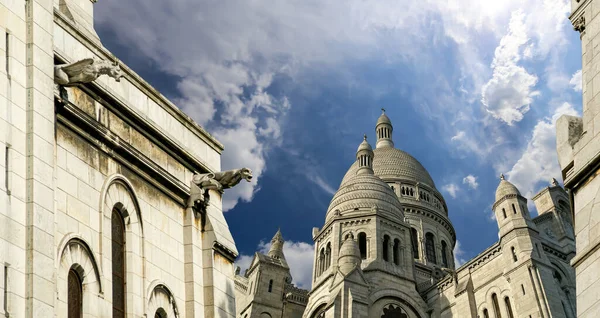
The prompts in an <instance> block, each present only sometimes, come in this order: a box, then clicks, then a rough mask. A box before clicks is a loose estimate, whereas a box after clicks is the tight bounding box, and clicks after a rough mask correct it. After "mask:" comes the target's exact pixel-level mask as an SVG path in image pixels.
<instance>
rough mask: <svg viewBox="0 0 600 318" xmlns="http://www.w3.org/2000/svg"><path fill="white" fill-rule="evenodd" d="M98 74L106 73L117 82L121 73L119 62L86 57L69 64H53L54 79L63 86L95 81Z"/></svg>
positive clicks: (121, 75)
mask: <svg viewBox="0 0 600 318" xmlns="http://www.w3.org/2000/svg"><path fill="white" fill-rule="evenodd" d="M100 75H108V76H110V77H112V78H114V79H115V81H117V82H119V81H120V79H121V77H123V74H121V68H120V67H119V63H118V62H116V61H115V63H110V62H108V61H100V60H97V59H95V58H87V59H83V60H81V61H77V62H74V63H70V64H59V65H55V66H54V81H55V82H56V83H57V84H59V85H63V86H74V85H77V84H80V83H89V82H92V81H95V80H96V79H97V78H98V77H100Z"/></svg>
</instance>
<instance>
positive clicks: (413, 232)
mask: <svg viewBox="0 0 600 318" xmlns="http://www.w3.org/2000/svg"><path fill="white" fill-rule="evenodd" d="M410 241H411V244H412V253H413V258H415V259H418V258H419V235H418V234H417V229H415V228H414V227H411V228H410Z"/></svg>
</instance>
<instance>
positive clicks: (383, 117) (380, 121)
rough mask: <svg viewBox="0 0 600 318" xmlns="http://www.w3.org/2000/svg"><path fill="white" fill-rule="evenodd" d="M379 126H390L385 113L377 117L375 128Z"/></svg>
mask: <svg viewBox="0 0 600 318" xmlns="http://www.w3.org/2000/svg"><path fill="white" fill-rule="evenodd" d="M380 124H388V125H390V126H391V125H392V121H391V120H390V118H389V117H388V116H387V115H386V114H385V112H384V113H383V114H381V116H379V118H378V119H377V124H376V125H375V126H379V125H380Z"/></svg>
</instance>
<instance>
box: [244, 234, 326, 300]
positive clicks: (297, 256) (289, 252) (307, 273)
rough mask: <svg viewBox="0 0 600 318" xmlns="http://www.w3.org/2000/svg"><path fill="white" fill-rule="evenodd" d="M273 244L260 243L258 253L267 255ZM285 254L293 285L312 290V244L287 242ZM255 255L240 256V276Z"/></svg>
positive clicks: (284, 246)
mask: <svg viewBox="0 0 600 318" xmlns="http://www.w3.org/2000/svg"><path fill="white" fill-rule="evenodd" d="M270 247H271V243H270V242H269V243H265V242H262V241H261V242H260V243H259V244H258V252H259V253H262V254H267V253H268V252H269V248H270ZM283 254H284V255H285V259H286V261H287V263H288V266H289V267H290V273H291V275H292V279H293V283H294V284H295V285H296V286H297V287H299V288H303V289H310V288H311V277H312V267H313V258H314V247H313V245H312V244H309V243H305V242H293V241H285V243H284V245H283ZM252 258H253V255H252V256H250V255H240V256H239V257H238V259H237V260H236V262H235V263H236V266H239V267H240V268H241V271H240V274H243V273H244V271H245V270H246V269H248V266H250V262H252Z"/></svg>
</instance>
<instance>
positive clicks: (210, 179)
mask: <svg viewBox="0 0 600 318" xmlns="http://www.w3.org/2000/svg"><path fill="white" fill-rule="evenodd" d="M242 179H243V180H246V181H248V182H250V181H251V180H252V170H250V169H248V168H242V169H235V170H228V171H223V172H215V173H205V174H196V175H194V177H193V178H192V182H193V183H194V184H196V185H197V186H198V187H200V188H201V189H203V190H217V191H219V192H223V190H224V189H229V188H233V187H234V186H236V185H237V184H238V183H240V181H242Z"/></svg>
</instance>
